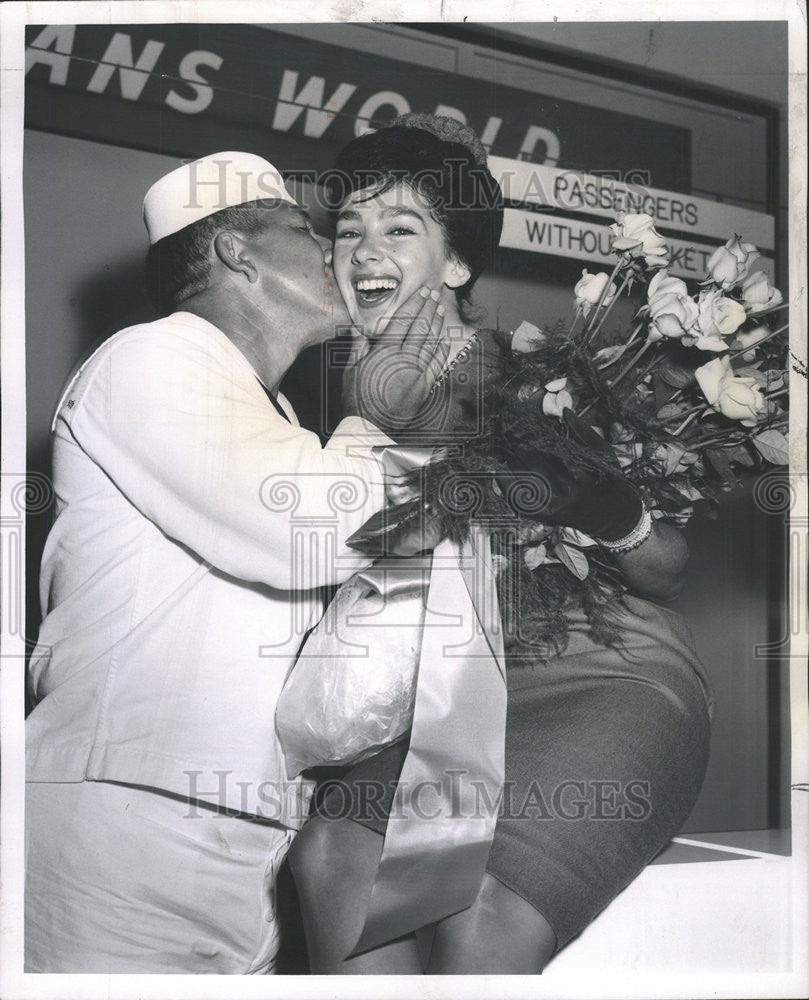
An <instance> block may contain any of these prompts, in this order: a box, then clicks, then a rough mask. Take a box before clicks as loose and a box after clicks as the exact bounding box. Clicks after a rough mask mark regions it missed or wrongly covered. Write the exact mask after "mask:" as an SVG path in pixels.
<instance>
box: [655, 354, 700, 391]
mask: <svg viewBox="0 0 809 1000" xmlns="http://www.w3.org/2000/svg"><path fill="white" fill-rule="evenodd" d="M657 371H658V374H659V375H660V377H661V378H662V379H663V381H664V382H668V384H669V385H673V386H674V388H675V389H685V387H686V386H688V385H691V383H692V382H693V381H695V379H694V372H693V371H692V370H691V369H690V368H688V367H687V366H686V365H680V364H677V363H676V362H675V361H669V362H668V364H665V365H662V366H661V367H660V368H658V369H657Z"/></svg>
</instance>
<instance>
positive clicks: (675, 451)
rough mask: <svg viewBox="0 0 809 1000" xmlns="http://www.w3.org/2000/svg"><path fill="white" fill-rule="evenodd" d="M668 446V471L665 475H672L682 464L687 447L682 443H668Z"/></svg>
mask: <svg viewBox="0 0 809 1000" xmlns="http://www.w3.org/2000/svg"><path fill="white" fill-rule="evenodd" d="M665 448H666V471H665V472H664V475H666V476H670V475H671V474H672V473H673V472H674V470H675V469H676V468H677V466H678V465H679V464H680V459H681V458H682V457H683V455H684V454H685V453H686V450H687V449H686V447H685V445H682V444H667V445H666V446H665Z"/></svg>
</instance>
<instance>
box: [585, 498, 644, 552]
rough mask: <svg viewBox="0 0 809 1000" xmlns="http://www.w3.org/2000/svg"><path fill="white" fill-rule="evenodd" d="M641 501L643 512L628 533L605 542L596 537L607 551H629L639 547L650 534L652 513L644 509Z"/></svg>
mask: <svg viewBox="0 0 809 1000" xmlns="http://www.w3.org/2000/svg"><path fill="white" fill-rule="evenodd" d="M641 503H642V504H643V513H642V514H641V516H640V520H639V521H638V523H637V524H636V525H635V527H634V528H633V529H632V530H631V531H630V532H629V534H628V535H624V537H623V538H618V539H616V540H615V541H614V542H605V541H604V540H603V539H602V538H599V539H598V541H599V542H600V543H601V545H603V546H604V548H605V549H607V550H608V551H609V552H615V553H621V552H631V551H632V550H633V549H637V548H640V546H641V545H643V543H644V542H645V541H646V539H647V538H648V537H649V535H651V533H652V515H651V514H650V513H649V511H648V510H647V509H646V504H644V503H643V501H641Z"/></svg>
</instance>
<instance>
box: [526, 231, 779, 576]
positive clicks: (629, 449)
mask: <svg viewBox="0 0 809 1000" xmlns="http://www.w3.org/2000/svg"><path fill="white" fill-rule="evenodd" d="M611 228H612V230H613V233H614V234H615V235H614V237H613V241H612V249H613V251H614V252H615V253H616V254H617V256H618V261H617V263H616V264H615V267H614V268H613V271H612V273H611V274H606V273H598V274H590V273H588V272H587V271H586V270H585V271H584V272H583V274H582V278H581V280H580V281H579V282H578V283H577V285H576V286H575V288H574V296H575V316H574V319H573V323H572V325H567V324H557V325H556V326H555V327H552V328H550V329H545V330H540V329H539V328H537V327H536V326H533V325H532V324H530V323H523V324H522V325H521V326H520V327H519V328H518V329H517V330H516V331H515V332H514V334H513V336H512V343H511V347H512V351H513V352H516V354H517V355H519V356H520V357H519V359H518V361H517V372H518V380H519V381H520V382H521V383H523V384H522V385H521V387H520V391H521V392H522V393H523V395H524V396H528V395H530V394H531V393H532V392H541V393H543V398H542V408H543V411H544V412H545V414H547V415H549V416H561V414H562V412H563V410H564V409H565V408H566V407H569V408H571V409H573V410H574V412H576V413H577V414H578V415H579V416H580V417H581V418H583V419H585V420H586V422H587V423H588V424H589V425H590V426H592V427H593V428H594V429H595V430H596V431H597V433H599V434H600V436H601V437H603V438H604V439H605V441H607V442H609V443H610V444H611V446H612V449H613V451H614V453H615V457H616V459H617V461H618V463H619V465H620V466H621V467H622V469H623V473H624V475H625V476H626V477H627V478H628V479H629V480H630V481H631V482H632V483H633V484H634V485H635V486H636V487H637V488H638V490H639V491H640V492H641V494H642V495H643V497H644V500H645V502H646V504H647V506H648V507H649V509H650V510H651V513H652V515H653V516H655V517H667V518H670V519H672V520H674V521H676V522H677V523H679V524H684V523H685V522H686V521H687V520H688V518H689V517H690V516H691V514H692V513H693V509H694V503H695V502H696V501H700V500H704V501H706V502H707V504H708V505H709V514H714V513H715V511H714V510H713V509H712V508H715V505H716V501H717V497H718V491H722V490H727V489H730V488H731V486H732V485H733V483H734V482H735V481H736V480H737V477H736V475H735V473H734V468H738V467H748V468H753V467H755V466H759V467H761V466H762V465H767V464H773V465H783V464H786V463H787V462H788V457H789V456H788V442H787V437H786V434H785V431H786V429H787V424H788V420H789V411H788V404H787V385H786V382H787V375H788V354H789V346H788V335H787V324H782V325H780V326H779V325H777V324H773V325H772V327H770V326H769V325H767V323H766V322H765V321H764V320H765V316H774V315H775V314H776V313H777V312H778V311H779V310H782V309H785V308H786V306H784V305H783V304H782V296H781V293H780V292H779V291H778V289H776V288H774V287H773V286H772V285H771V284H770V281H769V279H768V278H767V276H766V274H764V272H762V271H760V270H759V271H754V270H753V269H752V268H753V265H754V264H755V262H756V261H757V260H758V259H759V257H760V254H759V252H758V250H757V249H756V248H755V247H754V246H753V245H752V244H749V243H745V242H743V241H742V239H741V238H740V237H739V236H734V237H733V239H730V240H728V242H727V243H726V244H725V245H724V246H722V247H719V248H718V249H717V250H716V251H715V252H714V253H713V255H712V256H711V258H710V259H709V261H708V266H707V271H708V273H707V275H706V278H705V280H704V281H703V282H702V283H701V285H700V287H699V288H698V289H697V290H695V291H693V292H690V291H689V289H688V286H687V285H686V282H685V281H682V280H681V279H679V278H676V277H673V276H672V275H671V274H670V273H669V271H668V268H667V265H668V255H667V252H666V246H665V242H664V240H663V239H662V237H661V236H660V235H659V234H658V233H657V232H656V231H655V229H654V224H653V220H652V219H651V217H650V216H648V215H624V216H622V217H620V218H619V220H618V222H616V223H615V224H614V225H613V226H612V227H611ZM638 289H640V290H641V291H642V300H641V303H640V305H639V307H638V308H637V310H636V312H635V316H634V321H633V326H632V329H631V331H630V332H629V333H628V334H627V333H625V332H624V331H620V330H618V331H615V330H609V327H608V324H607V319H608V317H609V315H610V312H611V310H612V308H613V306H614V304H615V302H616V301H617V300H618V299H619V297H620V296H621V295H622V294H624V293H625V292H626V293H631V292H633V291H636V290H638ZM706 355H708V356H710V360H707V358H706ZM537 377H538V378H539V379H540V380H543V381H541V382H537V381H533V383H532V380H535V379H536V378H537ZM546 552H547V548H546ZM525 556H526V559H529V560H530V561H531V563H532V564H533V565H534V566H539V565H541V563H542V562H543V561H544V560H543V559H541V558H538V553H537V552H534V551H530V550H529V551H527V552H526V553H525ZM550 557H551V556H550V555H549V556H548V558H550ZM582 565H583V564H582Z"/></svg>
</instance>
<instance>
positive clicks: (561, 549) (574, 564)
mask: <svg viewBox="0 0 809 1000" xmlns="http://www.w3.org/2000/svg"><path fill="white" fill-rule="evenodd" d="M553 551H554V552H555V553H556V555H557V556H558V557H559V562H561V563H562V565H563V566H565V567H566V568H567V569H569V570H570V572H571V573H572V574H573V575H574V576H575V577H577V578H578V579H579V580H584V579H586V577H587V574H588V573H589V572H590V564H589V563H588V562H587V556H586V555H585V554H584V553H583V552H580V551H579V549H574V548H571V547H570V546H569V545H565V544H563V543H562V542H558V543H557V544H556V545H554V547H553Z"/></svg>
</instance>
